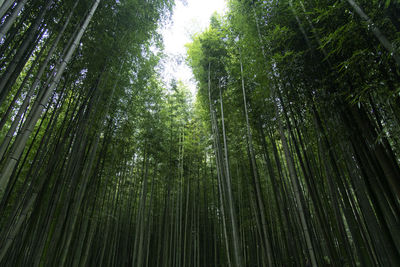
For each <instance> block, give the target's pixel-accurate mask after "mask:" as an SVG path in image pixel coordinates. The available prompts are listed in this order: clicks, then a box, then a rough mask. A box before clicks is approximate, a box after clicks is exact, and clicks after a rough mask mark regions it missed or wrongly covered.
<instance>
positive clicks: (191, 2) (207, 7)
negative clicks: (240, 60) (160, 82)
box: [161, 0, 226, 96]
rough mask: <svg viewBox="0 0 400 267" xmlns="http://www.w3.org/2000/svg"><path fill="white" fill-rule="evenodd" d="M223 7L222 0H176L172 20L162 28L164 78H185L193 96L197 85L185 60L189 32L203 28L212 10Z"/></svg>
mask: <svg viewBox="0 0 400 267" xmlns="http://www.w3.org/2000/svg"><path fill="white" fill-rule="evenodd" d="M225 9H226V3H225V0H177V1H176V6H175V8H174V11H173V16H172V21H171V23H170V24H168V25H166V27H164V28H163V29H161V34H162V36H163V39H164V45H165V53H166V54H167V55H168V57H167V59H166V61H165V62H164V63H163V65H164V73H163V76H164V77H163V79H164V81H165V82H169V81H171V79H172V77H174V78H175V79H176V80H181V81H182V82H184V83H185V84H186V85H187V86H188V87H189V88H190V91H191V92H192V95H193V96H195V93H196V85H195V81H194V78H193V74H192V71H191V69H190V68H189V67H188V66H187V65H186V63H185V57H186V48H185V44H186V43H189V42H191V36H192V35H193V34H195V33H199V32H202V31H203V30H204V29H205V28H207V26H208V25H209V21H210V17H211V15H212V14H213V13H214V12H218V13H219V14H222V13H223V12H224V10H225Z"/></svg>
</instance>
